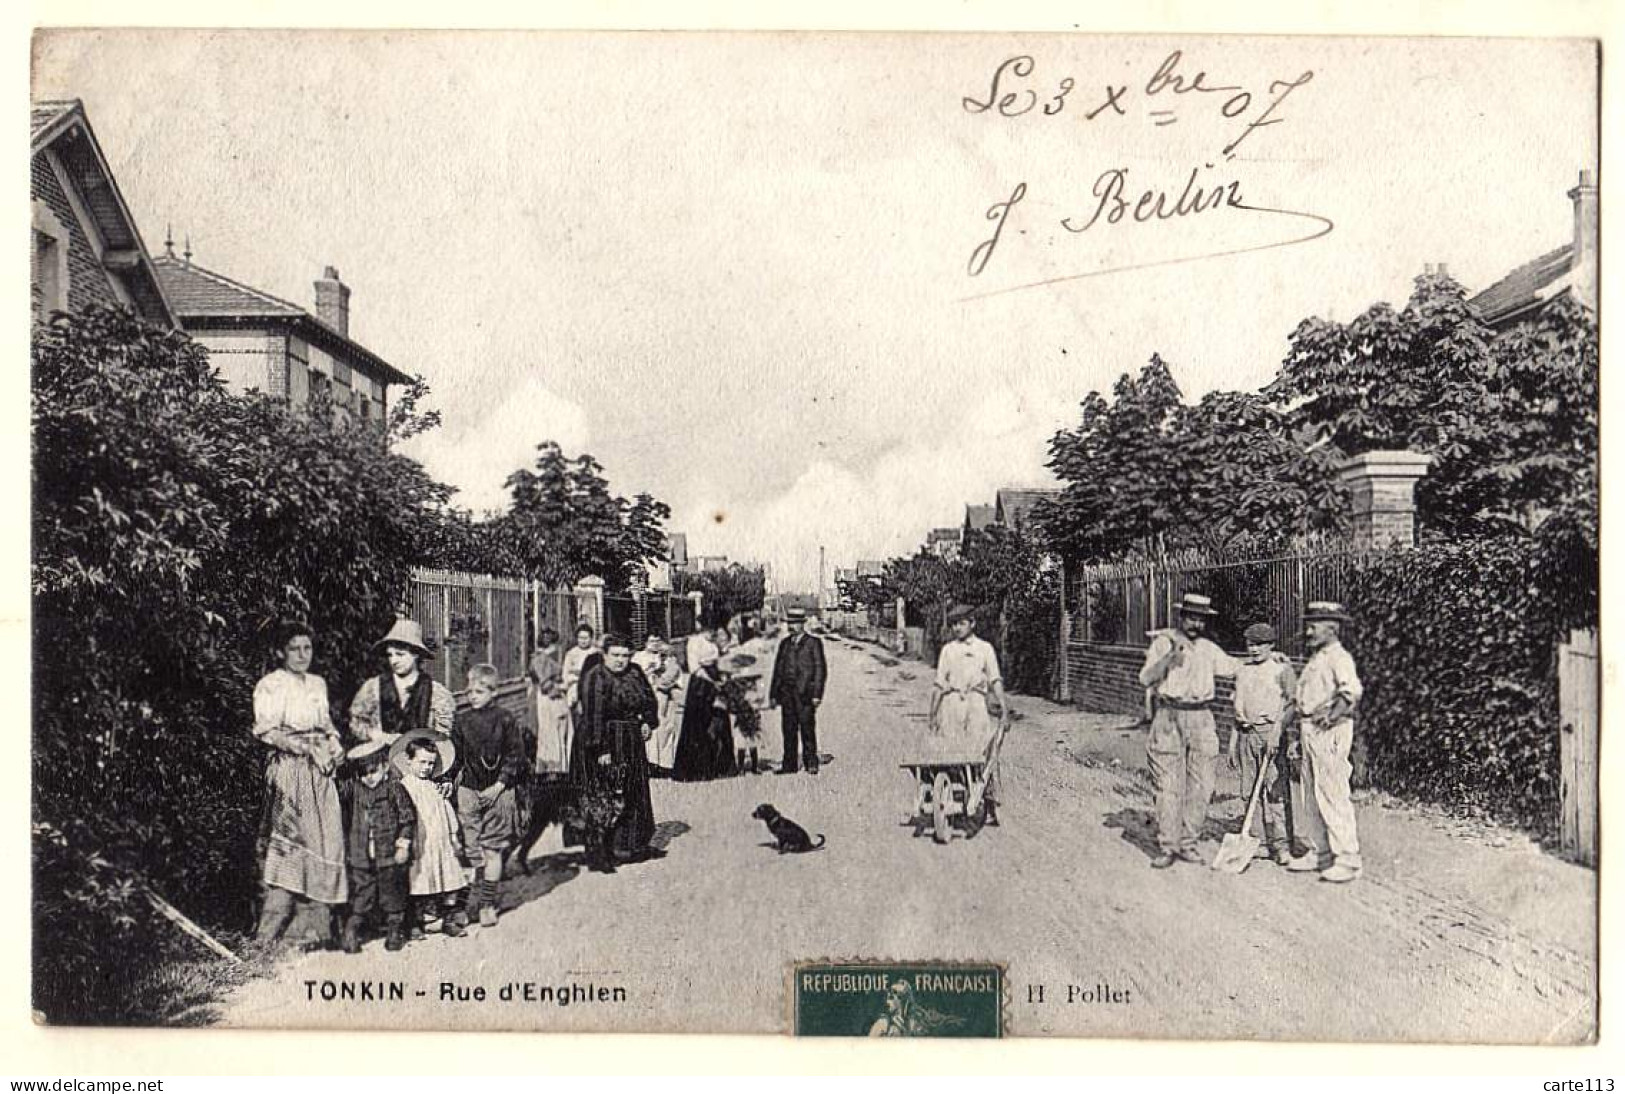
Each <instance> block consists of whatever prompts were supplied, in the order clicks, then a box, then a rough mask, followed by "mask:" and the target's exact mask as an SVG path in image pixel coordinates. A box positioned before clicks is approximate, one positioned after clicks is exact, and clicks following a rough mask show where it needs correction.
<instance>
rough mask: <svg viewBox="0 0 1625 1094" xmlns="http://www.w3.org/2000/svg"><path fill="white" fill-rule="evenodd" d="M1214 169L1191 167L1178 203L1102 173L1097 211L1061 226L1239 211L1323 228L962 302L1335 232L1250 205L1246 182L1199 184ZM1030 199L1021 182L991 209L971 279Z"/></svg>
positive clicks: (1323, 223) (1082, 227) (1303, 216)
mask: <svg viewBox="0 0 1625 1094" xmlns="http://www.w3.org/2000/svg"><path fill="white" fill-rule="evenodd" d="M1212 168H1213V165H1212V164H1211V163H1209V164H1203V165H1202V167H1193V168H1191V169H1190V173H1189V174H1188V175H1187V176H1186V178H1185V186H1184V189H1183V190H1181V191H1180V194H1179V196H1178V197H1177V198H1172V199H1171V198H1170V194H1169V192H1168V191H1166V190H1160V189H1154V188H1153V189H1148V190H1143V191H1141V192H1140V193H1139V196H1138V197H1137V198H1135V199H1134V200H1133V201H1132V202H1131V201H1130V199H1129V197H1128V196H1125V195H1126V194H1129V193H1130V191H1129V190H1128V174H1129V173H1128V168H1126V167H1113V168H1110V169H1108V170H1106V171H1102V172H1101V173H1100V175H1099V177H1098V178H1096V179H1095V183H1094V186H1093V187H1091V189H1090V195H1091V196H1092V197H1093V198H1094V199H1095V202H1094V208H1093V210H1092V211H1091V212H1090V213H1089V214H1088V216H1087V217H1081V216H1080V217H1076V218H1074V217H1071V216H1066V217H1062V218H1061V221H1060V226H1061V227H1062V228H1063V229H1065V230H1066V231H1068V232H1070V233H1072V234H1074V235H1081V234H1083V233H1085V232H1088V231H1090V230H1091V229H1094V228H1097V227H1100V226H1110V225H1117V224H1124V223H1127V224H1130V225H1132V224H1149V223H1155V222H1158V221H1166V220H1174V219H1177V218H1182V217H1191V216H1197V215H1199V214H1204V213H1208V214H1211V213H1213V212H1216V211H1229V210H1236V211H1239V212H1243V213H1262V214H1267V215H1270V216H1275V217H1291V218H1295V219H1300V220H1309V221H1313V222H1314V223H1315V224H1316V225H1317V227H1316V229H1315V230H1314V231H1312V232H1310V233H1309V234H1308V235H1301V236H1295V237H1293V238H1291V239H1277V240H1272V241H1270V242H1267V243H1259V244H1255V245H1252V246H1248V247H1237V248H1232V249H1230V250H1224V251H1207V252H1202V253H1200V254H1193V255H1185V256H1182V257H1179V258H1166V259H1160V260H1158V261H1154V262H1140V263H1133V264H1130V265H1124V266H1113V267H1110V268H1107V269H1101V270H1090V271H1087V272H1085V273H1078V274H1067V275H1065V276H1062V277H1051V278H1046V279H1044V280H1042V281H1033V282H1028V283H1026V284H1022V285H1011V286H1008V287H1006V288H1003V289H995V290H993V291H991V292H985V293H977V294H975V295H973V296H967V297H962V298H961V302H964V301H969V300H983V299H986V298H988V297H990V296H1001V295H1003V294H1005V293H1011V292H1018V291H1020V290H1022V289H1033V288H1038V287H1040V286H1043V285H1054V284H1058V283H1060V282H1063V281H1077V280H1080V279H1082V278H1086V277H1100V276H1102V275H1104V274H1109V273H1124V272H1127V271H1129V270H1144V269H1149V268H1151V267H1154V266H1172V265H1177V264H1179V263H1182V262H1199V261H1202V260H1205V259H1213V258H1224V257H1227V256H1230V255H1239V254H1248V253H1250V252H1253V251H1267V250H1270V249H1272V248H1275V247H1290V246H1292V245H1294V244H1298V243H1307V242H1309V241H1310V240H1312V239H1319V238H1320V237H1321V236H1323V235H1325V234H1326V233H1328V232H1330V231H1331V230H1332V229H1333V228H1334V227H1335V225H1334V224H1333V223H1332V221H1331V220H1329V219H1327V218H1326V217H1323V216H1320V215H1319V214H1318V213H1306V212H1298V211H1296V210H1292V209H1273V208H1269V207H1266V206H1261V205H1250V204H1248V203H1247V202H1246V201H1245V200H1244V199H1243V197H1242V193H1241V182H1240V181H1239V180H1237V179H1230V180H1228V181H1223V182H1219V183H1217V184H1212V185H1200V184H1198V182H1197V179H1198V178H1199V177H1201V173H1202V171H1203V170H1204V169H1206V170H1212ZM1026 198H1027V184H1026V183H1025V182H1018V183H1017V184H1016V187H1015V189H1014V190H1012V191H1011V192H1010V197H1009V198H1008V199H1007V200H1005V201H998V202H994V203H993V204H992V205H991V206H989V207H988V210H987V219H988V220H990V221H992V222H993V225H994V227H993V234H992V235H991V236H989V237H988V238H987V239H984V240H982V241H981V242H980V243H978V244H977V245H976V247H975V249H974V250H972V251H971V256H970V261H969V262H968V263H967V264H966V271H965V272H966V273H968V274H969V275H970V276H971V277H976V276H978V275H980V274H981V273H982V271H983V270H985V269H986V268H987V264H988V262H989V261H990V260H991V259H992V258H993V254H994V252H995V251H996V250H998V247H999V242H1000V240H1002V239H1003V238H1004V231H1005V228H1006V227H1007V226H1008V225H1009V223H1010V218H1011V214H1012V213H1013V212H1014V211H1015V208H1016V206H1018V205H1020V204H1021V203H1022V202H1023V201H1025V200H1026Z"/></svg>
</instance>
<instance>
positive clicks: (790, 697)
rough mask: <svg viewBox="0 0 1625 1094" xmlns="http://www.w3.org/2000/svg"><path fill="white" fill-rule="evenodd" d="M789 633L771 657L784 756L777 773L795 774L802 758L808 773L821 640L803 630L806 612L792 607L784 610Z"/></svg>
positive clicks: (771, 692)
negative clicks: (782, 731)
mask: <svg viewBox="0 0 1625 1094" xmlns="http://www.w3.org/2000/svg"><path fill="white" fill-rule="evenodd" d="M785 622H786V623H788V624H789V626H790V636H789V637H788V638H786V639H784V641H782V642H780V643H779V650H778V653H777V654H776V655H775V656H774V658H773V683H772V685H771V686H770V687H769V688H768V691H767V698H768V705H769V706H776V707H780V708H782V709H783V712H784V714H783V726H784V760H783V761H782V762H781V763H780V764H779V771H778V773H779V774H780V775H794V774H795V773H796V771H797V770H799V769H800V767H801V766H802V762H805V764H806V767H807V774H809V775H816V774H818V704H819V703H821V702H823V699H824V679H825V677H826V675H827V670H826V669H825V667H824V643H823V642H822V641H820V640H819V639H817V638H814V637H813V636H812V635H810V634H808V633H807V631H806V625H807V613H806V612H804V611H802V610H801V609H799V608H791V609H790V610H789V611H788V612H787V613H786V614H785Z"/></svg>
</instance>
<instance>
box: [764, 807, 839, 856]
mask: <svg viewBox="0 0 1625 1094" xmlns="http://www.w3.org/2000/svg"><path fill="white" fill-rule="evenodd" d="M751 816H753V817H755V818H756V819H757V820H759V821H765V822H766V823H767V830H768V831H769V832H772V833H773V838H774V839H776V840H778V841H779V854H781V855H782V854H785V853H786V852H788V853H790V854H796V855H801V854H805V853H806V852H808V851H817V850H818V849H819V848H821V847H823V846H824V834H823V833H822V832H820V833H819V834H818V842H817V843H814V842H813V841H812V837H810V836H808V835H807V830H806V829H805V828H803V827H801V825H799V824H797V823H796V822H795V821H793V820H791V819H790V818H788V817H785V816H782V815H781V814H780V813H779V811H778V810H777V809H774V808H773V807H772V806H771V805H758V806H757V807H756V809H755V811H753V812H752V813H751Z"/></svg>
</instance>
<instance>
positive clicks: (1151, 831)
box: [1102, 807, 1162, 859]
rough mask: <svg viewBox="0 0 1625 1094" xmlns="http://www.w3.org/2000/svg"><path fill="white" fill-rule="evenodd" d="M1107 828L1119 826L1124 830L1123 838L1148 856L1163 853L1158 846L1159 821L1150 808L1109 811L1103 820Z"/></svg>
mask: <svg viewBox="0 0 1625 1094" xmlns="http://www.w3.org/2000/svg"><path fill="white" fill-rule="evenodd" d="M1102 824H1103V826H1104V827H1106V828H1118V829H1121V830H1122V832H1123V839H1124V840H1126V841H1127V842H1128V843H1130V844H1132V845H1133V846H1134V847H1136V848H1138V849H1139V850H1140V851H1142V852H1144V853H1145V857H1146V858H1148V859H1149V858H1156V857H1157V856H1158V855H1159V854H1161V853H1162V848H1160V847H1158V846H1157V821H1156V818H1155V817H1154V816H1152V814H1151V810H1149V809H1130V808H1127V807H1125V808H1123V809H1119V810H1118V811H1117V812H1115V813H1107V814H1106V819H1105V820H1104V821H1103V822H1102Z"/></svg>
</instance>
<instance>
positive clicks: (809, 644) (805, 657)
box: [767, 631, 828, 704]
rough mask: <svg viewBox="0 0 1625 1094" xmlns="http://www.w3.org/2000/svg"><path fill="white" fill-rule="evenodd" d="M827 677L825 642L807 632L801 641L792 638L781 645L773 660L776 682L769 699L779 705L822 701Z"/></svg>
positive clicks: (774, 681)
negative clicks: (812, 700) (814, 700)
mask: <svg viewBox="0 0 1625 1094" xmlns="http://www.w3.org/2000/svg"><path fill="white" fill-rule="evenodd" d="M827 675H828V670H827V669H826V668H825V667H824V643H823V641H822V640H820V639H818V638H814V637H813V636H812V635H810V634H808V633H807V632H806V631H802V632H801V636H800V637H799V638H798V637H796V636H795V635H791V636H790V637H789V638H786V639H784V640H783V641H782V642H780V643H779V651H778V653H777V654H776V655H775V656H774V658H773V683H772V685H771V686H770V687H769V688H768V691H767V694H768V698H770V699H772V700H773V701H774V702H775V703H780V704H787V703H793V702H807V701H808V700H811V699H823V697H824V679H825V677H826V676H827Z"/></svg>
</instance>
